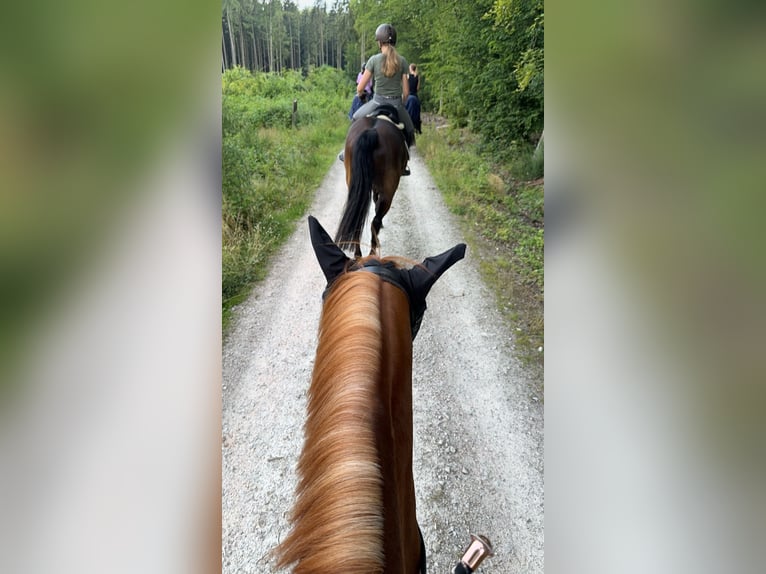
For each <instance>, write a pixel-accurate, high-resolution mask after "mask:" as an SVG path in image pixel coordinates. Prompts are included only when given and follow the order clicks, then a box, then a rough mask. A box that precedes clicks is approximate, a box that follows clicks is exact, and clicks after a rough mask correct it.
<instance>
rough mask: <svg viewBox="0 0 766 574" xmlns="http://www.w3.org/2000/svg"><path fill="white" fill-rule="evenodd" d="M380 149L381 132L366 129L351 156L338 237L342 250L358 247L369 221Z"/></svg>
mask: <svg viewBox="0 0 766 574" xmlns="http://www.w3.org/2000/svg"><path fill="white" fill-rule="evenodd" d="M376 147H378V132H377V131H376V130H375V128H374V127H372V128H370V129H367V130H365V131H363V132H362V134H361V135H360V136H359V137H358V138H357V140H356V141H355V142H354V147H353V148H352V152H351V182H350V183H349V186H348V198H347V199H346V206H345V207H344V209H343V216H342V217H341V220H340V225H339V226H338V232H337V233H336V234H335V243H337V245H338V247H340V248H341V249H352V248H354V247H356V246H355V245H354V244H355V242H358V241H359V238H360V237H361V236H362V227H364V224H365V222H366V221H367V213H368V212H369V211H370V201H371V199H372V182H373V178H374V176H375V170H374V161H373V160H374V158H373V153H374V152H375V148H376Z"/></svg>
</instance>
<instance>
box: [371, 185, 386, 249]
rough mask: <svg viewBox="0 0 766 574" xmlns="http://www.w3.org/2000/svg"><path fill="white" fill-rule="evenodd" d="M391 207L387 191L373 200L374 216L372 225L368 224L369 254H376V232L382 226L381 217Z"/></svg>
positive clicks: (377, 244)
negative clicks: (370, 247) (370, 233)
mask: <svg viewBox="0 0 766 574" xmlns="http://www.w3.org/2000/svg"><path fill="white" fill-rule="evenodd" d="M390 208H391V199H389V196H388V194H387V193H383V194H381V195H379V196H378V199H377V201H376V202H375V217H373V218H372V225H370V231H371V232H372V249H370V255H374V254H375V255H377V252H378V248H379V247H380V242H379V241H378V233H379V232H380V230H381V228H382V227H383V217H384V216H385V215H386V213H388V210H389V209H390Z"/></svg>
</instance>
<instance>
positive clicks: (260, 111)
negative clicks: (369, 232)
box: [222, 67, 352, 317]
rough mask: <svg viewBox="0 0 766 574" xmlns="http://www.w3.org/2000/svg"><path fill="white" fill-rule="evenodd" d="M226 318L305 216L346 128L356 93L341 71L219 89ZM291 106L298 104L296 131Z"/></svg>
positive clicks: (227, 78) (236, 73) (250, 80)
mask: <svg viewBox="0 0 766 574" xmlns="http://www.w3.org/2000/svg"><path fill="white" fill-rule="evenodd" d="M222 88H223V100H222V129H223V144H222V164H223V174H222V184H223V206H222V241H223V255H222V265H223V276H222V294H223V299H224V316H225V317H226V316H228V313H229V311H228V310H229V308H230V307H231V305H232V304H234V303H235V302H237V301H239V300H241V299H242V297H243V296H244V294H245V293H246V292H247V291H248V289H249V286H250V285H251V284H252V282H253V281H256V280H258V279H260V278H262V277H263V276H264V274H265V270H266V263H267V262H268V258H269V256H270V255H271V254H272V253H273V252H274V251H275V249H276V248H277V247H278V246H279V245H280V244H281V242H282V241H283V240H284V238H285V237H287V236H288V235H289V234H290V233H291V231H292V228H293V222H294V221H295V220H296V219H297V218H298V217H300V216H301V215H303V213H304V211H305V210H306V209H307V207H308V205H309V203H310V201H311V198H312V195H313V191H314V190H315V189H316V187H317V185H318V184H319V182H320V181H321V178H322V177H324V175H325V173H326V171H327V169H328V168H329V166H330V163H331V162H332V161H333V160H334V159H335V153H336V152H337V149H338V148H339V147H340V145H341V144H342V142H343V139H344V137H345V134H346V129H347V127H348V121H347V119H346V117H345V114H346V113H347V108H348V102H349V96H348V94H349V93H350V92H351V89H352V85H351V82H350V81H349V79H348V78H347V77H346V76H345V75H344V74H343V72H342V71H340V70H336V69H332V68H327V67H322V68H317V69H312V70H311V71H310V72H309V74H308V76H307V77H306V78H305V79H303V78H302V77H301V74H300V73H298V72H288V73H285V74H281V75H277V74H266V73H261V72H257V73H254V74H253V73H251V72H249V71H247V70H243V69H242V68H234V69H231V70H227V71H226V72H224V74H223V81H222ZM293 100H297V101H298V112H297V121H296V128H295V129H293V128H292V109H293Z"/></svg>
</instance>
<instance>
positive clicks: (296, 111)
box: [293, 100, 298, 129]
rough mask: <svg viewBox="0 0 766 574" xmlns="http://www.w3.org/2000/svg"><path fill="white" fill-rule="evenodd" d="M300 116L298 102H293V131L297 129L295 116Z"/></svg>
mask: <svg viewBox="0 0 766 574" xmlns="http://www.w3.org/2000/svg"><path fill="white" fill-rule="evenodd" d="M296 115H298V100H293V129H295V116H296Z"/></svg>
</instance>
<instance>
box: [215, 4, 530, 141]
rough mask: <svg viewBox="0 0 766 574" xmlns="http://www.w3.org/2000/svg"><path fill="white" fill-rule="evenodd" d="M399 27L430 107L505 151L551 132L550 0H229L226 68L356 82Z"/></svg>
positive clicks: (224, 46)
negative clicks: (383, 36)
mask: <svg viewBox="0 0 766 574" xmlns="http://www.w3.org/2000/svg"><path fill="white" fill-rule="evenodd" d="M382 22H389V23H391V24H392V25H393V26H394V27H395V28H396V29H397V33H398V34H397V35H398V41H397V46H396V47H397V50H398V51H399V52H400V53H401V54H402V55H404V56H405V57H406V58H407V60H408V61H410V62H415V63H417V64H418V69H419V72H420V73H421V75H422V77H423V80H422V87H421V93H420V94H419V95H420V97H421V100H422V104H423V108H424V110H426V111H428V110H430V111H436V112H439V113H441V114H443V115H445V116H447V117H449V118H451V119H452V120H454V121H455V122H457V123H459V124H461V125H469V126H470V127H471V128H472V129H473V130H475V131H476V132H477V133H479V134H481V135H482V136H483V138H484V140H485V141H486V142H487V143H488V144H489V145H490V146H492V147H493V148H495V149H497V150H502V149H507V148H508V147H509V146H510V145H511V144H512V142H514V141H519V142H524V141H527V142H530V141H531V142H534V141H536V140H537V139H539V137H540V136H541V134H542V130H543V125H544V104H543V78H544V61H545V59H544V27H545V12H544V5H543V1H542V0H475V1H474V2H457V1H454V0H334V1H333V2H327V1H325V0H315V2H314V6H313V7H311V8H304V9H299V8H298V7H297V5H296V4H295V2H293V1H291V0H282V1H279V0H270V1H262V2H261V1H258V0H223V3H222V30H223V33H222V42H221V48H222V68H223V69H226V68H231V67H234V66H242V67H245V68H248V69H250V70H260V71H267V72H277V73H281V72H283V71H286V70H290V69H293V70H301V71H302V73H303V74H304V76H305V75H306V74H308V72H309V70H310V69H311V68H313V67H318V66H323V65H328V66H332V67H335V68H339V69H343V70H345V71H346V72H347V73H348V74H349V76H350V77H353V78H355V77H356V73H357V72H358V69H359V65H360V64H361V63H362V62H364V61H366V59H367V58H369V57H370V56H371V55H373V54H375V53H376V52H377V51H378V47H377V44H376V42H375V36H374V32H375V28H376V27H377V26H378V25H379V24H380V23H382Z"/></svg>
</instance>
